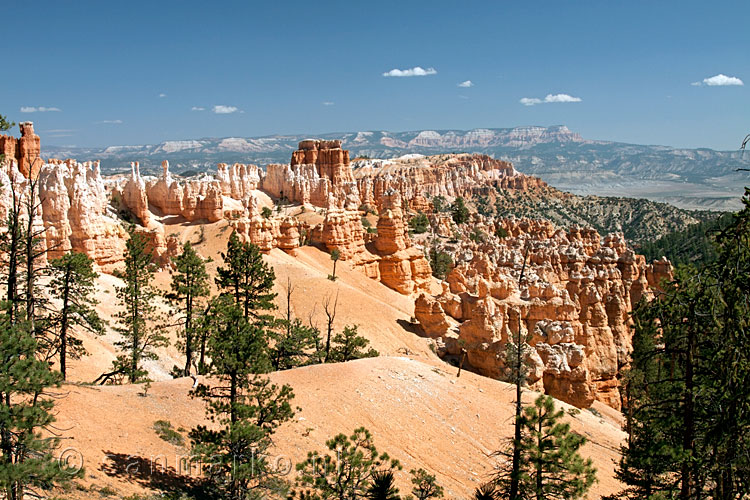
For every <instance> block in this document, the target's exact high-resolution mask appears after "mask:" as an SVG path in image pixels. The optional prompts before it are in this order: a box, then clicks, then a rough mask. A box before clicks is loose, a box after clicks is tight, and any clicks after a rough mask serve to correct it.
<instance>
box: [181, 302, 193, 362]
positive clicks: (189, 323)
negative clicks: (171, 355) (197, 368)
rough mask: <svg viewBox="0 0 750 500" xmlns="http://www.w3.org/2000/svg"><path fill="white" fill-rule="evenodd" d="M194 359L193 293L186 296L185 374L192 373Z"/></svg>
mask: <svg viewBox="0 0 750 500" xmlns="http://www.w3.org/2000/svg"><path fill="white" fill-rule="evenodd" d="M192 360H193V295H192V294H191V293H190V292H188V293H187V295H186V296H185V369H184V370H183V375H185V376H186V377H187V376H188V375H190V363H191V361H192Z"/></svg>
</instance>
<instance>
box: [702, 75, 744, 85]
mask: <svg viewBox="0 0 750 500" xmlns="http://www.w3.org/2000/svg"><path fill="white" fill-rule="evenodd" d="M690 85H693V86H695V87H702V86H703V85H708V86H709V87H727V86H730V85H745V83H744V82H743V81H742V80H740V79H739V78H737V77H736V76H727V75H724V74H721V73H719V74H718V75H716V76H712V77H710V78H704V79H703V81H702V82H693V83H691V84H690Z"/></svg>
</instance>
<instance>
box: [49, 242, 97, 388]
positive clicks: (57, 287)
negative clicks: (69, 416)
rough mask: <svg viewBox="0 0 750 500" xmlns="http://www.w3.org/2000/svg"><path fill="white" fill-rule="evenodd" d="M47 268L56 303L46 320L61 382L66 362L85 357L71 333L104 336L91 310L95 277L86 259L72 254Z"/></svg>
mask: <svg viewBox="0 0 750 500" xmlns="http://www.w3.org/2000/svg"><path fill="white" fill-rule="evenodd" d="M49 267H50V270H51V273H52V280H51V281H50V284H49V292H50V295H51V296H52V297H53V298H55V299H57V300H58V301H59V302H60V308H59V310H57V311H56V312H54V313H53V314H52V315H51V317H50V318H49V320H50V326H51V327H52V328H53V329H54V331H55V334H54V336H53V339H54V340H53V348H54V349H53V353H54V354H55V355H56V356H57V357H58V359H59V360H60V373H61V374H62V379H63V380H65V379H66V377H67V360H68V358H72V359H78V358H80V357H81V356H85V355H86V354H87V352H86V350H85V349H84V348H83V342H82V341H81V340H80V339H79V338H78V337H77V336H76V335H75V330H76V329H83V330H87V331H90V332H93V333H95V334H97V335H101V334H103V333H104V322H103V321H102V319H101V318H100V317H99V315H98V314H97V312H96V309H95V307H96V305H97V304H98V303H99V302H98V301H97V300H96V298H95V297H94V293H95V292H96V279H97V277H98V276H99V274H98V273H97V272H96V271H94V262H93V261H92V260H91V259H90V258H89V257H88V256H87V255H85V254H82V253H75V252H73V253H67V254H65V255H63V256H62V257H59V258H57V259H54V260H53V261H51V262H50V263H49Z"/></svg>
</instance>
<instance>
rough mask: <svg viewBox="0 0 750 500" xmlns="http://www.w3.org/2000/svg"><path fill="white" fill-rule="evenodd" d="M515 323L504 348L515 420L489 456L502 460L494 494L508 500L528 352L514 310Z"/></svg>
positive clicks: (512, 493)
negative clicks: (508, 438)
mask: <svg viewBox="0 0 750 500" xmlns="http://www.w3.org/2000/svg"><path fill="white" fill-rule="evenodd" d="M528 254H529V247H528V246H526V248H525V249H524V253H523V265H522V266H521V273H520V274H519V277H518V288H519V289H520V288H521V286H522V284H523V281H524V277H525V273H526V262H527V259H528ZM516 314H517V320H518V321H517V323H516V332H515V334H514V335H513V340H512V341H511V342H508V343H507V345H506V352H505V359H506V365H507V368H508V382H510V383H512V384H513V385H514V386H515V389H516V402H515V418H514V421H513V439H512V440H511V441H510V443H509V446H508V447H507V449H501V450H498V451H496V452H494V453H493V456H495V457H500V458H503V459H505V462H504V463H502V464H501V465H500V467H498V468H497V470H496V472H495V475H494V478H493V481H494V483H495V485H499V486H500V491H499V492H498V494H502V495H504V496H507V498H509V499H511V500H517V499H518V498H520V481H521V476H522V472H521V463H522V457H521V452H522V450H521V438H522V433H523V423H522V419H523V400H522V396H523V387H524V385H525V384H526V380H527V376H528V366H527V364H526V358H527V355H528V353H529V351H530V348H529V346H528V344H527V340H528V339H527V336H525V335H524V334H523V329H522V322H521V311H520V309H519V310H518V311H516Z"/></svg>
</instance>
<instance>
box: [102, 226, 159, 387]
mask: <svg viewBox="0 0 750 500" xmlns="http://www.w3.org/2000/svg"><path fill="white" fill-rule="evenodd" d="M128 234H129V236H130V238H129V239H128V241H127V243H126V244H125V255H124V257H125V262H124V263H125V270H124V271H123V273H122V279H123V280H124V282H125V284H124V285H123V286H122V287H119V288H118V290H117V298H118V299H119V300H120V304H121V305H122V309H123V310H122V311H121V312H119V313H117V315H116V317H117V318H118V320H119V324H120V326H119V327H117V328H116V331H117V332H119V333H120V335H121V336H122V340H120V341H118V342H115V345H116V346H117V347H118V348H119V349H120V350H121V352H122V353H121V354H120V355H118V356H117V359H116V360H115V361H114V363H113V370H112V371H111V372H109V373H105V374H102V375H100V376H99V377H98V378H97V379H96V380H95V381H94V382H100V383H105V382H108V381H111V380H114V378H115V377H119V376H123V375H124V376H127V378H128V380H129V381H130V383H136V382H139V381H141V380H143V379H144V378H146V377H147V375H148V372H146V371H145V370H143V368H142V365H141V363H142V362H143V360H147V359H158V355H157V354H156V353H155V352H154V349H156V348H158V347H164V346H166V345H168V340H167V337H166V336H165V335H164V333H163V332H162V329H160V328H158V327H156V326H154V325H153V323H154V322H155V321H157V320H158V315H157V312H156V306H155V304H154V302H155V300H156V298H157V296H158V293H157V292H156V290H155V289H154V287H153V285H152V281H153V279H154V272H155V266H154V264H153V254H152V252H151V250H150V249H149V248H148V242H147V241H146V238H145V237H144V236H142V235H141V234H140V233H138V232H136V230H135V227H134V226H130V227H129V228H128Z"/></svg>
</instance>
